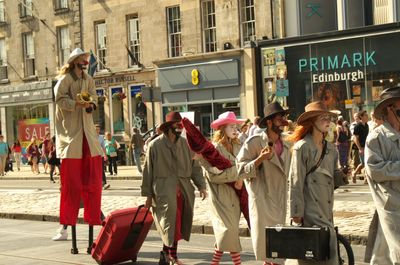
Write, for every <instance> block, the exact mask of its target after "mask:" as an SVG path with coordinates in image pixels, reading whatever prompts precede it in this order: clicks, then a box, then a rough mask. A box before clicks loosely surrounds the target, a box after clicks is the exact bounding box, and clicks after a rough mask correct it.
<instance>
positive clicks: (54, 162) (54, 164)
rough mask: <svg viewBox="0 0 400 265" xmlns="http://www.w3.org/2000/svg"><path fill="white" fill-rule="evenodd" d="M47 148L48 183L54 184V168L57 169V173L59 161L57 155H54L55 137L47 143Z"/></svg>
mask: <svg viewBox="0 0 400 265" xmlns="http://www.w3.org/2000/svg"><path fill="white" fill-rule="evenodd" d="M49 148H50V153H49V156H48V158H49V159H48V161H47V163H48V164H49V166H50V181H51V182H53V183H56V181H55V180H54V177H53V176H54V171H55V169H56V168H58V172H60V171H61V170H60V165H61V162H60V159H59V158H58V157H57V153H56V150H57V148H56V137H55V136H53V137H52V138H51V140H50V142H49Z"/></svg>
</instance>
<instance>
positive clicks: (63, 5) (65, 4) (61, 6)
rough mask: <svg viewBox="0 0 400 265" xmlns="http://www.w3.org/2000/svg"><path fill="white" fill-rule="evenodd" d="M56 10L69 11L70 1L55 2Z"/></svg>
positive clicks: (59, 0) (57, 0)
mask: <svg viewBox="0 0 400 265" xmlns="http://www.w3.org/2000/svg"><path fill="white" fill-rule="evenodd" d="M53 1H54V10H60V9H68V0H53Z"/></svg>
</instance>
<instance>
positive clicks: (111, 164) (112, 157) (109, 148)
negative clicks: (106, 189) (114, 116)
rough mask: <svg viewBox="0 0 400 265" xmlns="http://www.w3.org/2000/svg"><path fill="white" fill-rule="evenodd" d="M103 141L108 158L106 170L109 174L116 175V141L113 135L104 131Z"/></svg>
mask: <svg viewBox="0 0 400 265" xmlns="http://www.w3.org/2000/svg"><path fill="white" fill-rule="evenodd" d="M104 135H105V141H104V145H105V147H106V155H107V160H108V172H109V173H110V176H112V175H113V172H114V175H115V176H116V175H117V174H118V168H117V160H118V153H117V151H118V142H117V140H115V138H114V137H112V136H111V133H110V132H106V133H105V134H104Z"/></svg>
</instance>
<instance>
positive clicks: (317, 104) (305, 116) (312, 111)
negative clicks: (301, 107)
mask: <svg viewBox="0 0 400 265" xmlns="http://www.w3.org/2000/svg"><path fill="white" fill-rule="evenodd" d="M322 114H330V115H332V116H337V114H336V113H335V112H332V111H329V110H328V108H327V107H326V105H325V104H324V103H323V102H322V101H314V102H311V103H309V104H307V106H306V107H305V112H303V113H302V114H301V115H300V116H299V118H298V119H297V124H298V125H303V124H304V122H305V121H306V120H309V119H311V118H314V117H317V116H319V115H322Z"/></svg>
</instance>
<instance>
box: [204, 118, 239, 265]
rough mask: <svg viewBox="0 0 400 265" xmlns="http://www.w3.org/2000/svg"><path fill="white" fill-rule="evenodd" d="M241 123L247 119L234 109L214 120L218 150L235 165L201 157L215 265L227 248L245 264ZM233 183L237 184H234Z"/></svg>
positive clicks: (235, 258)
mask: <svg viewBox="0 0 400 265" xmlns="http://www.w3.org/2000/svg"><path fill="white" fill-rule="evenodd" d="M241 123H243V120H238V119H237V118H236V115H235V113H234V112H231V111H227V112H224V113H222V114H220V115H219V116H218V119H216V120H215V121H213V122H212V123H211V128H212V129H214V130H215V132H214V137H213V144H214V146H215V148H216V149H217V150H218V152H219V153H220V154H221V155H222V156H223V157H225V158H226V159H228V160H229V161H230V162H231V164H232V167H229V168H227V169H225V170H218V169H217V168H215V167H213V166H211V165H210V163H209V162H207V160H206V159H204V158H203V159H202V158H201V157H200V159H199V162H200V164H201V165H202V167H203V169H204V170H203V173H204V175H205V177H206V181H207V184H208V190H209V194H210V197H209V202H210V208H211V215H212V218H211V220H212V225H213V230H214V235H215V241H216V242H215V245H214V246H215V250H214V256H213V259H212V261H211V265H217V264H219V263H220V261H221V258H222V255H223V253H224V252H225V251H227V252H229V253H230V256H231V258H232V262H233V264H235V265H238V264H241V257H240V251H241V250H242V247H241V245H240V239H239V222H240V213H241V209H240V199H239V197H238V195H237V193H236V191H235V190H241V189H242V186H243V179H242V178H240V177H239V175H238V172H237V169H236V162H235V160H236V156H237V154H238V153H239V150H240V147H241V143H240V140H239V138H238V130H237V126H238V125H240V124H241ZM231 183H234V186H232V185H231Z"/></svg>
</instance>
